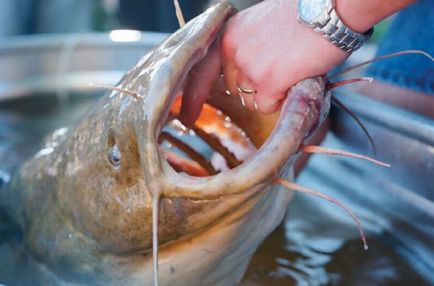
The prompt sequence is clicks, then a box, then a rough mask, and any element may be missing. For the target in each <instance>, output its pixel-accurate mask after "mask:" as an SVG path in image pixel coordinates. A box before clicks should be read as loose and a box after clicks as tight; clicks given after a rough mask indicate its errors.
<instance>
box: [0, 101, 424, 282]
mask: <svg viewBox="0 0 434 286" xmlns="http://www.w3.org/2000/svg"><path fill="white" fill-rule="evenodd" d="M98 96H99V94H73V96H72V97H70V98H73V100H69V102H68V103H67V104H66V105H65V102H63V101H62V102H59V101H58V99H57V98H56V97H55V96H52V95H50V94H39V95H33V96H32V97H27V98H21V99H16V100H13V101H9V102H2V103H1V104H0V122H1V124H0V160H1V162H2V164H1V166H0V179H1V178H3V180H5V179H4V178H7V177H8V174H11V173H13V172H14V171H15V170H16V169H17V168H18V166H19V165H20V164H21V163H22V162H23V161H24V160H25V159H26V158H29V157H31V156H32V155H34V154H35V153H36V152H37V151H38V150H39V148H40V147H41V144H42V140H43V138H44V137H45V136H46V135H47V134H48V133H49V132H50V131H53V130H56V129H58V128H60V127H63V126H68V125H71V123H72V122H73V121H74V120H75V119H76V118H79V117H80V116H81V115H82V114H83V113H84V112H85V111H86V110H87V108H88V107H89V106H90V105H91V103H92V102H93V101H94V100H95V99H96V98H97V97H98ZM308 172H309V171H308ZM308 172H307V173H308ZM302 181H303V176H302ZM350 206H351V204H350ZM365 211H367V212H373V211H374V210H369V209H368V210H365ZM365 227H366V228H367V230H368V242H369V246H370V248H369V250H368V251H365V250H363V247H362V243H361V241H360V239H359V237H358V232H357V229H356V228H355V226H354V224H353V223H352V222H351V220H350V219H349V218H348V217H347V215H346V214H345V213H344V212H343V211H341V210H340V209H338V208H336V207H335V206H333V205H330V204H327V203H324V202H320V201H319V200H318V199H316V198H310V197H307V196H306V195H296V197H295V199H294V202H293V203H292V204H291V205H290V207H289V210H288V214H287V216H286V219H285V221H284V223H283V224H282V226H280V227H279V228H278V229H277V230H276V231H275V232H274V233H273V234H272V235H271V236H270V237H269V238H268V239H267V240H266V241H265V242H264V243H263V244H262V245H261V247H260V248H259V249H258V251H257V253H256V254H255V256H254V257H253V260H252V262H251V264H250V267H249V269H248V272H247V274H246V276H245V278H244V280H243V282H242V285H270V286H277V285H285V286H289V285H300V286H304V285H306V286H315V285H346V286H347V285H355V286H357V285H370V286H375V285H396V286H398V285H402V286H404V285H405V286H407V285H420V286H424V285H430V284H429V283H428V282H426V281H424V280H423V278H422V277H421V276H420V275H419V274H418V273H417V272H416V271H415V270H413V269H412V267H411V265H410V263H408V262H406V260H405V259H404V258H402V257H401V256H400V255H399V254H398V251H397V250H396V249H397V248H395V247H394V244H393V243H390V242H391V241H393V239H390V237H389V236H387V235H385V234H382V233H381V232H378V230H377V229H376V228H375V226H374V225H369V224H368V225H366V224H365ZM0 233H1V230H0ZM1 238H2V236H1V235H0V246H1V244H2V242H1ZM0 259H1V256H0ZM0 265H1V263H0ZM0 282H1V277H0Z"/></svg>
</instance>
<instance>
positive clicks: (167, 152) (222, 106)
mask: <svg viewBox="0 0 434 286" xmlns="http://www.w3.org/2000/svg"><path fill="white" fill-rule="evenodd" d="M179 94H180V95H179V96H177V97H176V98H175V100H174V102H173V104H172V106H171V108H170V113H169V116H168V119H167V123H166V125H165V127H164V128H163V130H162V132H161V133H160V136H159V140H158V142H159V144H160V153H161V154H162V155H163V156H164V157H165V158H166V160H167V161H168V163H169V164H170V165H171V166H172V167H173V168H174V169H175V170H176V171H177V172H184V173H186V174H188V175H190V176H198V177H206V176H212V175H216V174H218V173H220V172H224V171H228V170H230V169H233V168H236V167H238V166H240V165H241V164H242V163H243V162H244V161H245V160H247V159H249V158H252V157H253V156H254V154H255V152H256V151H257V149H259V148H260V147H261V146H262V145H263V143H264V142H265V140H266V139H267V138H268V137H269V135H270V133H271V131H272V129H273V128H274V126H275V124H276V122H277V119H278V114H272V115H262V114H259V113H258V112H255V111H249V110H247V109H246V108H244V106H243V105H242V103H241V102H240V100H239V98H237V97H233V96H231V95H227V94H226V93H225V92H224V85H223V83H222V80H221V79H218V80H217V82H216V83H215V88H214V90H213V91H212V94H211V95H210V97H209V100H208V102H207V103H205V104H204V106H203V108H202V112H201V114H200V116H199V118H198V120H197V121H196V122H195V124H194V125H193V126H191V127H187V126H185V125H184V124H183V123H182V122H181V120H180V119H179V113H180V106H181V101H182V92H179Z"/></svg>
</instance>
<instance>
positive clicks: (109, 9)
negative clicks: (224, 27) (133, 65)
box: [0, 0, 207, 36]
mask: <svg viewBox="0 0 434 286" xmlns="http://www.w3.org/2000/svg"><path fill="white" fill-rule="evenodd" d="M184 2H185V3H182V6H183V8H184V13H185V17H186V18H187V19H190V18H192V17H194V16H195V15H197V14H199V13H200V12H201V11H203V10H204V9H205V7H206V2H207V0H195V1H192V0H189V1H184ZM177 26H178V24H177V20H176V16H175V12H174V8H173V1H172V0H161V1H155V0H122V1H120V0H79V1H77V0H2V1H0V35H1V36H11V35H22V34H35V33H72V32H89V31H107V30H112V29H118V28H128V29H138V30H144V31H161V32H173V31H174V30H175V29H176V28H177Z"/></svg>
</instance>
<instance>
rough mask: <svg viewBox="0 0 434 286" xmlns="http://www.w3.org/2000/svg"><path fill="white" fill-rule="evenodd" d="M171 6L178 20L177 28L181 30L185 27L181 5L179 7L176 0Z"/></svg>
mask: <svg viewBox="0 0 434 286" xmlns="http://www.w3.org/2000/svg"><path fill="white" fill-rule="evenodd" d="M173 4H174V5H175V12H176V18H177V19H178V23H179V27H181V28H182V27H184V26H185V18H184V14H183V13H182V9H181V5H179V1H178V0H173Z"/></svg>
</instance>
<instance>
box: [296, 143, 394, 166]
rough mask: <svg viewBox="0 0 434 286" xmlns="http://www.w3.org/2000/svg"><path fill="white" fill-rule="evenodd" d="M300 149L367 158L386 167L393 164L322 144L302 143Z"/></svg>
mask: <svg viewBox="0 0 434 286" xmlns="http://www.w3.org/2000/svg"><path fill="white" fill-rule="evenodd" d="M300 150H301V151H302V152H304V153H309V154H324V155H332V156H343V157H348V158H355V159H361V160H365V161H368V162H371V163H374V164H376V165H379V166H382V167H386V168H389V167H390V166H391V165H390V164H388V163H385V162H382V161H379V160H375V159H373V158H370V157H368V156H364V155H360V154H355V153H351V152H347V151H341V150H334V149H329V148H324V147H321V146H314V145H302V146H301V147H300Z"/></svg>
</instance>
